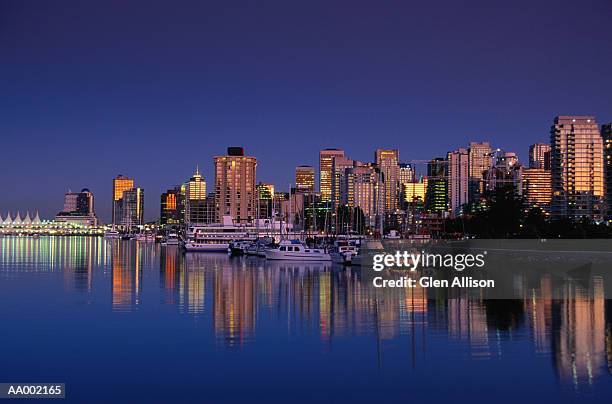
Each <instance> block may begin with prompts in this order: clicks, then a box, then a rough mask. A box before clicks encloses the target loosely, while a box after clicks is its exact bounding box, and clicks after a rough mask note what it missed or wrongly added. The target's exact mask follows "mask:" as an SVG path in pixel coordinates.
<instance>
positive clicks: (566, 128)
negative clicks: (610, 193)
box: [550, 116, 604, 220]
mask: <svg viewBox="0 0 612 404" xmlns="http://www.w3.org/2000/svg"><path fill="white" fill-rule="evenodd" d="M550 146H551V150H550V154H551V174H552V192H553V194H552V195H553V196H552V202H551V204H552V206H551V215H552V217H553V218H561V217H569V218H571V219H580V218H582V217H588V218H590V219H593V220H602V219H603V214H604V167H603V165H604V158H603V154H604V151H603V150H604V148H603V140H602V137H601V133H600V132H599V126H598V125H597V122H596V121H595V117H592V116H558V117H556V118H555V121H554V124H553V126H552V127H551V129H550Z"/></svg>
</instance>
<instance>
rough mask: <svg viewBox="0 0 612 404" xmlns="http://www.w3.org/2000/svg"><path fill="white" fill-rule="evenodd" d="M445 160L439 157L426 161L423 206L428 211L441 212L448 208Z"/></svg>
mask: <svg viewBox="0 0 612 404" xmlns="http://www.w3.org/2000/svg"><path fill="white" fill-rule="evenodd" d="M446 171H447V161H446V160H445V159H443V158H441V157H437V158H435V159H432V160H431V161H429V162H428V163H427V179H428V181H427V195H426V198H425V208H426V209H427V210H428V211H429V212H436V213H442V212H446V211H447V210H448V204H447V192H448V191H447V189H448V181H447V175H446Z"/></svg>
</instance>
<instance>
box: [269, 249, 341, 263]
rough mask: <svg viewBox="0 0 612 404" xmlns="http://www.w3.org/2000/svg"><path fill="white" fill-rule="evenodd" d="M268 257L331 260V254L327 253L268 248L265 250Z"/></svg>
mask: <svg viewBox="0 0 612 404" xmlns="http://www.w3.org/2000/svg"><path fill="white" fill-rule="evenodd" d="M265 256H266V259H268V260H277V261H301V262H305V261H313V262H326V261H331V260H332V258H331V255H329V254H327V253H300V252H291V251H277V250H267V251H266V252H265Z"/></svg>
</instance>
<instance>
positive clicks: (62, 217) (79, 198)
mask: <svg viewBox="0 0 612 404" xmlns="http://www.w3.org/2000/svg"><path fill="white" fill-rule="evenodd" d="M55 219H56V220H57V221H62V222H70V223H76V224H83V225H88V226H97V225H98V218H97V217H96V213H95V211H94V196H93V193H91V191H89V189H87V188H83V189H82V190H81V192H67V193H66V194H65V195H64V209H63V210H62V211H61V212H59V213H58V214H57V215H56V217H55Z"/></svg>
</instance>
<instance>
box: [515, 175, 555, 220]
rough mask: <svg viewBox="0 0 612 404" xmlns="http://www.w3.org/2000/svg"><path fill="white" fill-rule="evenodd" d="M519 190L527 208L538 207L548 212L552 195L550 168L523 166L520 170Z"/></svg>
mask: <svg viewBox="0 0 612 404" xmlns="http://www.w3.org/2000/svg"><path fill="white" fill-rule="evenodd" d="M520 171H521V174H520V178H521V187H522V189H521V191H522V195H523V198H524V200H525V205H526V206H525V207H526V208H527V209H531V208H540V209H542V210H543V211H544V212H545V213H546V214H548V213H550V199H551V196H552V189H551V178H550V170H545V169H544V168H523V169H521V170H520Z"/></svg>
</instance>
